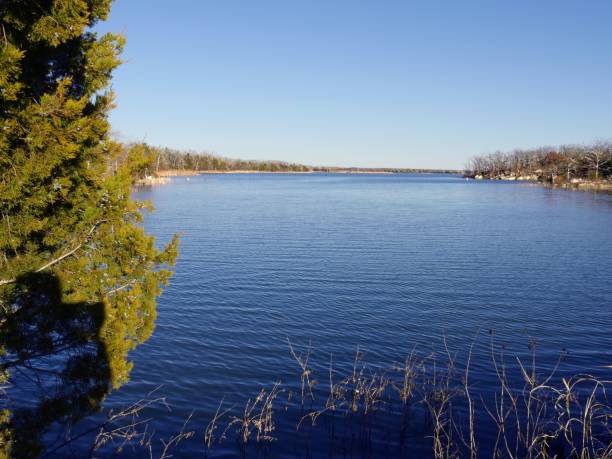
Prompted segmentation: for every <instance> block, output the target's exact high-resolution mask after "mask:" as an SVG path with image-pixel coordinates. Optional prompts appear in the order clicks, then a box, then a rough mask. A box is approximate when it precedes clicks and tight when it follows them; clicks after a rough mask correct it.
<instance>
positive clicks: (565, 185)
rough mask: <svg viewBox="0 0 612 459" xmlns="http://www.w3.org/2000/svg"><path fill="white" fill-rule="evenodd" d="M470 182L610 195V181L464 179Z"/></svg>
mask: <svg viewBox="0 0 612 459" xmlns="http://www.w3.org/2000/svg"><path fill="white" fill-rule="evenodd" d="M465 178H467V179H470V180H478V181H503V182H530V183H535V184H538V185H542V186H545V187H547V188H560V189H564V190H572V191H597V192H605V193H612V180H587V179H571V180H570V181H563V182H557V183H553V182H548V181H546V180H543V179H542V178H541V177H537V176H533V175H531V176H518V177H517V176H496V177H483V176H476V177H467V176H466V177H465Z"/></svg>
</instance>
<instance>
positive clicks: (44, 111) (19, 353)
mask: <svg viewBox="0 0 612 459" xmlns="http://www.w3.org/2000/svg"><path fill="white" fill-rule="evenodd" d="M110 3H111V2H110V0H31V1H23V0H2V1H1V2H0V365H1V366H0V371H1V372H2V373H1V376H0V378H1V379H0V387H2V386H5V385H9V386H10V385H13V386H14V387H13V388H11V389H8V390H15V389H18V388H21V387H22V386H23V385H22V383H21V382H19V383H17V382H16V381H14V377H15V374H16V372H15V371H13V370H15V369H16V368H19V369H20V372H19V373H20V374H21V373H22V372H23V371H26V370H27V371H32V372H37V373H36V374H37V378H43V376H40V375H46V374H49V373H53V374H54V381H59V383H58V384H61V387H59V388H58V387H52V388H50V387H49V385H48V384H47V385H45V383H44V381H43V384H41V386H42V387H43V388H44V389H45V390H38V391H37V392H36V394H37V396H38V397H39V398H40V403H39V404H38V405H37V406H36V407H34V408H31V407H30V408H28V410H20V409H17V408H15V407H11V406H8V405H7V402H6V401H4V405H5V406H4V411H0V423H1V425H2V426H3V427H2V430H1V431H0V457H2V454H4V455H5V456H16V457H32V456H35V455H37V454H39V453H40V452H41V451H42V448H43V446H42V444H41V443H40V442H39V438H40V436H41V435H42V433H43V432H44V430H45V429H46V428H47V427H48V426H50V425H51V424H52V423H53V422H55V421H66V422H74V421H75V420H77V419H78V418H79V417H82V416H83V415H85V414H87V413H89V412H91V411H93V410H95V409H97V408H98V407H99V406H100V402H101V401H102V398H103V397H104V395H106V394H107V393H108V392H109V391H110V390H111V389H112V388H116V387H119V386H120V385H122V384H123V383H125V382H126V381H127V380H128V378H129V374H130V369H131V364H130V363H129V361H128V359H127V356H128V352H129V351H130V350H131V349H133V348H134V347H135V346H137V345H138V344H139V343H141V342H143V341H144V340H146V339H147V338H148V337H149V336H150V335H151V333H152V330H153V326H154V321H155V313H156V312H155V307H156V298H157V297H158V295H159V294H160V293H161V288H162V287H163V286H164V285H165V284H166V283H167V281H168V279H169V277H170V275H171V271H170V270H169V267H170V266H171V265H172V264H173V263H174V260H175V258H176V256H177V243H178V241H177V238H176V237H175V238H174V239H173V240H172V241H171V242H170V243H169V244H168V246H167V247H166V248H165V249H164V250H161V251H160V250H158V249H157V248H156V247H155V244H154V240H153V238H152V237H151V236H148V235H146V234H145V233H144V231H143V229H142V228H141V226H139V222H140V221H141V218H142V217H141V210H142V208H143V207H144V204H143V203H137V202H134V201H132V200H131V199H130V187H131V183H132V181H133V178H134V177H135V176H137V175H138V174H139V173H141V171H142V169H143V168H145V167H146V166H147V164H148V158H147V155H146V152H145V151H144V150H143V147H142V146H135V147H132V148H131V149H130V151H129V152H128V154H127V156H126V154H125V152H124V151H123V150H122V148H121V145H119V144H117V143H115V142H113V141H112V140H111V139H109V122H108V119H107V116H108V112H109V110H110V109H111V108H112V107H113V94H112V92H111V91H110V90H109V83H110V79H111V73H112V71H113V70H114V69H115V68H116V67H117V66H118V65H119V64H120V62H121V61H120V57H119V56H120V53H121V50H122V47H123V43H124V39H123V37H121V36H119V35H114V34H105V35H103V36H99V35H98V34H96V33H95V32H93V31H92V29H91V27H92V26H93V25H94V24H95V23H96V22H97V21H99V20H104V19H105V18H106V16H107V15H108V13H109V9H110ZM50 356H54V358H53V359H52V360H49V358H50ZM45 359H47V360H45ZM42 369H44V371H43V370H42ZM58 376H59V377H58ZM47 379H49V377H47Z"/></svg>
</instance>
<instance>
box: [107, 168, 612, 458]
mask: <svg viewBox="0 0 612 459" xmlns="http://www.w3.org/2000/svg"><path fill="white" fill-rule="evenodd" d="M137 198H140V199H150V200H151V201H152V203H153V204H154V206H155V208H156V212H155V213H153V214H151V215H148V216H147V218H146V222H145V227H146V229H147V230H148V231H149V232H150V233H152V234H154V235H155V236H156V237H157V238H158V240H159V242H160V243H162V242H164V241H167V240H168V239H169V238H170V237H171V235H172V234H173V233H175V232H180V233H181V234H182V238H181V247H180V257H179V260H178V262H177V265H176V273H175V275H174V277H173V278H172V281H171V285H170V286H169V287H168V288H167V289H166V291H165V293H164V294H163V296H162V297H161V299H160V301H159V306H158V319H157V328H156V330H155V333H154V335H153V337H152V338H151V339H150V340H149V341H148V342H147V343H145V344H144V345H142V346H140V347H139V348H138V349H137V350H136V351H134V352H133V353H132V354H131V357H132V359H133V361H134V364H135V367H134V370H133V372H132V377H131V382H130V383H129V384H128V385H126V386H125V387H124V388H122V389H121V390H119V391H118V392H115V393H114V394H112V395H111V396H110V397H109V398H108V401H107V403H106V406H107V408H112V407H118V406H122V405H123V404H125V403H127V402H129V401H131V400H134V399H137V398H139V397H141V396H142V395H144V394H146V393H147V392H148V391H150V390H152V389H154V388H156V387H157V386H158V385H160V384H163V388H162V389H160V391H161V392H162V393H163V394H164V395H166V396H167V397H168V401H169V403H170V405H171V406H172V411H171V412H167V411H164V410H163V409H161V408H160V409H154V410H152V411H151V415H152V416H154V417H155V418H156V424H155V426H156V429H157V433H158V435H159V436H160V437H162V438H163V437H167V436H169V435H171V434H172V433H173V432H176V431H178V430H179V429H180V427H181V425H182V423H183V422H184V420H185V419H186V418H187V417H188V416H189V415H190V414H191V413H193V419H192V421H191V423H190V425H191V427H193V428H194V429H196V431H197V437H196V439H195V440H192V441H190V442H185V443H184V445H183V446H182V449H180V450H179V451H180V453H181V454H183V455H186V456H189V455H192V454H195V453H200V454H201V452H202V451H203V440H202V430H203V428H204V427H205V424H206V422H208V420H209V418H210V417H211V416H212V414H213V413H214V411H215V409H216V408H217V405H218V403H219V401H220V400H221V399H222V398H224V399H225V402H226V404H227V405H230V404H232V403H238V404H242V405H243V404H244V402H245V401H246V400H247V399H248V398H249V397H253V396H254V395H255V394H256V393H257V391H258V390H259V388H260V387H261V386H266V387H270V386H271V385H272V384H273V383H274V382H275V381H277V380H282V381H283V383H284V384H287V385H289V386H292V387H294V388H297V387H298V385H299V381H300V380H299V369H298V367H297V364H296V363H295V361H293V360H292V358H291V356H290V353H289V350H288V344H287V338H290V340H291V341H292V342H293V343H294V344H295V345H296V347H297V348H298V349H300V350H303V349H304V348H305V347H306V346H308V344H309V343H311V346H312V356H311V361H312V366H313V368H314V370H315V376H316V377H317V378H320V379H322V380H325V378H326V377H327V375H326V368H327V366H328V363H329V361H330V354H333V360H334V362H337V366H338V368H339V369H342V368H346V367H350V365H351V364H352V361H353V360H352V359H353V356H354V354H355V350H356V348H357V347H359V349H360V350H362V351H364V353H365V354H364V361H366V362H368V363H369V364H371V365H372V367H376V366H389V365H391V364H392V363H393V362H394V361H401V360H403V358H404V356H405V355H406V354H408V353H409V352H410V351H411V350H412V349H413V348H414V347H415V346H416V347H417V349H419V350H420V351H422V352H429V351H430V350H432V349H440V348H441V346H442V344H443V343H442V338H441V337H442V336H443V335H445V336H446V337H447V343H448V347H449V348H450V350H451V351H452V352H458V353H464V352H465V351H466V350H467V349H468V347H469V345H470V343H471V341H472V340H473V338H474V336H475V335H476V333H477V332H479V331H480V336H481V338H479V340H478V342H477V343H478V344H477V345H476V347H475V350H474V357H473V368H472V376H471V377H472V380H473V381H475V384H476V385H477V386H478V387H480V388H481V389H483V390H486V389H487V385H489V384H493V383H494V381H493V380H492V375H491V372H490V368H491V362H490V350H489V339H490V338H489V333H490V331H491V330H494V333H495V339H496V340H497V341H498V342H499V343H503V344H505V345H506V346H507V349H508V352H509V353H510V352H515V353H517V354H519V355H523V356H524V355H526V354H528V353H529V350H528V344H529V339H530V337H535V338H537V343H538V344H537V352H538V359H539V362H540V364H541V366H542V367H541V368H542V369H543V371H544V370H546V369H547V368H550V367H551V366H552V365H553V363H554V361H555V359H556V357H557V355H558V353H559V352H560V351H561V349H563V348H565V349H567V350H568V351H569V355H568V357H567V359H566V361H565V362H564V365H563V371H566V372H567V373H568V374H571V373H576V372H591V373H596V374H604V375H605V374H607V375H609V374H610V370H609V369H606V368H605V366H607V365H611V364H612V334H611V333H610V330H612V261H611V260H612V196H610V195H603V194H591V193H584V192H571V191H564V190H552V189H547V188H543V187H539V186H536V185H531V184H521V183H502V182H475V181H466V180H463V179H461V178H459V177H455V176H442V175H440V176H438V175H365V174H364V175H343V174H337V175H336V174H330V175H319V174H303V175H297V174H296V175H265V174H261V175H203V176H199V177H192V178H190V179H189V180H188V179H185V178H176V179H174V180H173V182H172V183H171V184H170V185H167V186H161V187H156V188H153V189H151V190H145V191H141V192H138V193H137ZM317 372H319V373H318V374H316V373H317ZM238 411H239V409H238ZM294 430H295V426H292V425H283V424H282V422H281V423H280V425H278V426H277V432H276V433H277V434H278V435H279V436H280V437H282V436H283V435H290V433H291V432H292V431H294ZM315 443H316V442H315ZM287 444H288V443H287V442H282V441H280V440H279V441H278V442H276V443H275V445H274V446H273V448H275V451H276V452H277V453H278V457H282V456H283V455H285V454H286V455H289V453H290V452H291V447H289V446H283V445H287ZM315 452H316V447H315ZM234 454H236V450H235V446H234V444H233V443H232V442H228V443H227V444H226V445H225V446H222V447H221V448H218V449H217V455H219V456H224V455H226V456H228V457H230V456H232V455H234ZM213 456H214V455H213ZM315 457H316V454H315Z"/></svg>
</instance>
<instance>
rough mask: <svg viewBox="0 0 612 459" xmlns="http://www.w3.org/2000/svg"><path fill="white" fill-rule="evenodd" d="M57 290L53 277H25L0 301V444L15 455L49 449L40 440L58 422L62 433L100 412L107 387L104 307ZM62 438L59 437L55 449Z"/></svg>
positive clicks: (108, 361)
mask: <svg viewBox="0 0 612 459" xmlns="http://www.w3.org/2000/svg"><path fill="white" fill-rule="evenodd" d="M62 292H63V288H62V284H61V281H60V280H59V279H58V278H57V277H56V276H54V275H53V274H50V273H29V274H27V275H24V276H21V277H20V278H18V279H17V282H16V283H15V284H14V285H13V286H11V287H10V291H7V292H3V294H2V298H1V299H0V301H1V303H0V305H2V307H3V310H2V313H1V314H2V315H1V316H0V368H1V371H2V375H1V376H0V377H2V381H3V382H4V384H3V385H4V386H6V387H5V388H4V389H5V394H4V397H3V398H4V399H5V400H4V403H3V404H4V407H3V408H4V412H3V415H2V427H1V431H0V442H2V443H4V448H5V450H6V449H7V448H9V447H10V448H11V449H10V452H9V451H4V453H5V454H7V455H11V456H13V457H36V456H38V455H40V454H41V453H42V452H43V451H45V450H46V451H49V449H48V447H49V445H48V444H47V442H48V440H45V439H44V437H45V435H48V432H49V430H50V428H51V427H54V426H55V425H57V424H59V425H60V426H61V429H60V430H61V431H62V432H63V433H64V434H65V433H66V432H68V431H69V430H70V428H71V426H73V425H74V424H75V423H76V422H77V421H78V420H80V419H82V418H83V417H85V416H87V415H89V414H92V413H94V412H96V411H97V410H99V408H100V406H101V402H102V400H103V399H104V397H105V396H106V395H107V394H108V393H109V392H110V389H111V387H112V385H113V384H112V374H111V373H112V371H111V368H112V365H111V359H112V356H110V355H109V353H108V351H107V346H106V344H105V342H104V339H103V337H102V336H101V333H100V332H101V329H102V327H103V324H104V321H105V317H106V316H105V305H104V303H102V302H83V303H70V302H65V301H64V300H63V295H62ZM9 375H10V382H7V381H8V377H9ZM53 430H54V431H55V430H56V429H55V427H54V428H53ZM2 440H4V441H2ZM64 440H65V435H58V438H57V439H55V447H56V448H57V447H58V446H60V445H62V444H63V442H64ZM9 442H10V444H11V446H8V443H9ZM52 449H53V446H52V448H51V450H52ZM2 452H3V451H2V450H1V449H0V457H2Z"/></svg>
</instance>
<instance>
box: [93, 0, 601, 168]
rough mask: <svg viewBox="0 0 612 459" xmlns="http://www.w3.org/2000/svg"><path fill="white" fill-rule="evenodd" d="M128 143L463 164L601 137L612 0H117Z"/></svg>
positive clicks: (119, 79) (252, 155)
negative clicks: (489, 155)
mask: <svg viewBox="0 0 612 459" xmlns="http://www.w3.org/2000/svg"><path fill="white" fill-rule="evenodd" d="M98 28H99V29H101V30H112V31H117V32H123V33H124V34H125V35H126V37H127V40H128V41H127V46H126V49H125V54H124V57H125V59H126V62H125V64H124V65H123V66H122V67H121V68H120V69H119V70H117V72H116V73H115V78H114V83H113V89H114V90H115V92H116V94H117V103H118V107H117V109H116V110H115V111H114V112H113V114H112V115H111V121H112V123H113V128H114V129H115V130H116V131H118V132H119V133H120V135H121V136H122V138H123V139H126V140H145V141H147V142H149V143H151V144H153V145H160V146H169V147H174V148H180V149H194V150H206V151H212V152H215V153H218V154H220V155H224V156H229V157H236V158H243V159H279V160H285V161H294V162H300V163H305V164H310V165H330V166H334V165H339V166H376V167H384V166H389V167H391V166H392V167H437V168H445V167H448V168H461V167H463V166H464V164H465V162H466V160H467V159H468V158H469V157H471V156H472V155H474V154H480V153H487V152H492V151H495V150H498V149H501V150H506V149H512V148H514V147H534V146H540V145H557V144H562V143H584V142H590V141H593V140H595V139H598V138H599V139H601V138H610V137H612V1H610V0H601V1H598V0H589V1H579V0H575V1H563V0H556V1H545V0H538V1H533V0H524V1H522V0H520V1H516V0H513V1H502V0H499V1H496V0H482V1H469V0H462V1H454V0H453V1H450V0H449V1H426V0H422V1H420V2H416V1H408V0H402V1H393V0H379V1H374V0H372V1H359V0H347V1H342V0H321V1H318V0H317V1H315V0H302V1H290V0H278V1H268V0H258V1H241V2H239V1H233V0H191V1H188V0H177V1H173V2H168V1H161V0H146V1H145V0H116V1H115V3H114V5H113V10H112V13H111V17H110V19H109V21H108V22H107V23H105V24H103V25H100V26H99V27H98Z"/></svg>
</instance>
